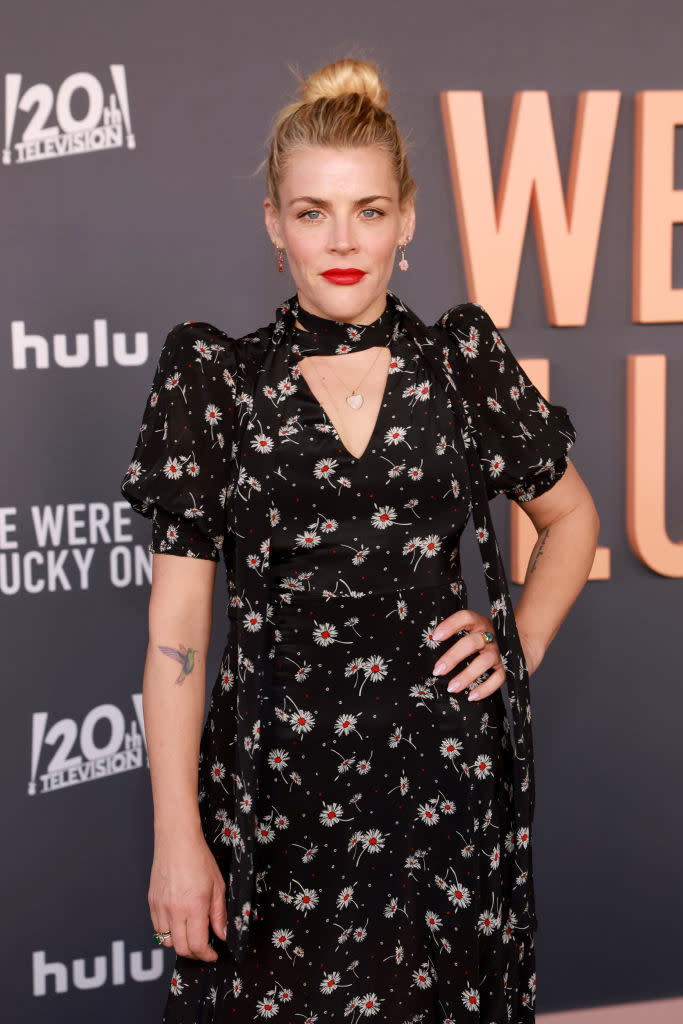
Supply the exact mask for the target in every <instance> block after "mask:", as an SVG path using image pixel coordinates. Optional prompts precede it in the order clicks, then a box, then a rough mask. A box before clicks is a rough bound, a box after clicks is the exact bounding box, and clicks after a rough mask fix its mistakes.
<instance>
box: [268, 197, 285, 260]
mask: <svg viewBox="0 0 683 1024" xmlns="http://www.w3.org/2000/svg"><path fill="white" fill-rule="evenodd" d="M263 209H264V211H265V221H266V231H267V232H268V234H269V235H270V240H271V242H272V243H273V245H276V246H278V247H279V248H280V249H283V248H284V245H283V244H282V236H281V234H280V215H279V213H278V210H277V207H276V206H275V204H274V203H273V201H272V199H270V198H269V197H268V196H266V198H265V199H264V200H263Z"/></svg>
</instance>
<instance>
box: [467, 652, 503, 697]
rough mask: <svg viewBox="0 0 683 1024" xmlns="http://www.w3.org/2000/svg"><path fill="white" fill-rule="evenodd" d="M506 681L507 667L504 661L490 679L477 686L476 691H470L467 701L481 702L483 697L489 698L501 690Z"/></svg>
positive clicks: (497, 666) (496, 667)
mask: <svg viewBox="0 0 683 1024" xmlns="http://www.w3.org/2000/svg"><path fill="white" fill-rule="evenodd" d="M505 679H506V673H505V666H504V665H503V663H502V661H501V662H500V664H499V665H496V666H495V668H494V671H493V672H492V673H491V675H490V676H489V677H488V679H487V680H486V681H485V682H483V683H480V684H479V686H475V687H474V689H472V690H470V692H469V693H468V695H467V699H468V700H471V701H477V700H481V699H482V698H483V697H489V696H490V695H491V694H492V693H495V692H496V690H499V689H500V688H501V686H502V685H503V683H504V682H505Z"/></svg>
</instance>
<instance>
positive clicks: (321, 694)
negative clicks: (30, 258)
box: [122, 60, 598, 1024]
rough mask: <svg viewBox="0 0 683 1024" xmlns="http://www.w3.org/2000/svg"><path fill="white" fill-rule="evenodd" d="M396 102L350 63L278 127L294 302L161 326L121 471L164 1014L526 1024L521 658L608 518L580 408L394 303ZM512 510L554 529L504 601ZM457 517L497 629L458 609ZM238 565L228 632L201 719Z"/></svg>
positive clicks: (529, 776)
mask: <svg viewBox="0 0 683 1024" xmlns="http://www.w3.org/2000/svg"><path fill="white" fill-rule="evenodd" d="M386 99H387V93H386V90H385V89H384V87H383V85H382V83H381V80H380V79H379V77H378V75H377V71H376V69H375V68H374V67H373V66H371V65H369V64H366V63H363V62H355V61H351V60H343V61H338V62H336V63H335V64H332V65H330V66H328V67H325V68H322V69H321V70H319V71H318V72H316V73H315V74H314V75H312V76H311V77H310V78H309V79H308V80H307V81H306V82H305V83H304V85H303V95H302V99H301V101H300V102H299V103H296V104H293V105H292V106H290V107H288V108H286V109H285V110H283V111H282V112H281V114H280V115H279V117H278V119H277V121H276V123H275V127H274V130H273V137H272V144H271V151H270V155H269V160H268V179H267V186H268V196H267V198H266V200H265V203H264V206H265V220H266V226H267V230H268V232H269V235H270V238H271V240H272V242H273V244H274V245H275V246H276V248H277V259H278V264H279V268H280V269H281V270H282V267H283V263H284V257H285V254H286V256H287V258H288V262H289V268H290V270H291V273H292V276H293V278H294V282H295V284H296V295H295V296H293V297H292V298H291V299H290V300H289V301H287V302H285V303H283V305H282V306H281V307H280V308H279V309H278V311H277V315H276V318H275V320H274V322H273V323H271V324H269V325H268V326H267V327H264V328H262V329H260V330H258V331H256V332H255V333H253V334H251V335H248V336H246V337H244V338H241V339H239V340H235V339H232V338H230V337H228V336H227V335H226V334H225V333H224V332H223V331H221V330H220V329H218V328H217V327H214V326H212V325H211V324H207V323H197V322H192V321H188V322H186V323H184V324H179V325H178V326H177V327H175V328H174V329H173V330H172V331H171V332H170V333H169V335H168V337H167V339H166V343H165V345H164V347H163V350H162V352H161V356H160V359H159V364H158V367H157V371H156V375H155V377H154V381H153V385H152V390H151V394H150V397H149V400H148V403H147V406H146V408H145V413H144V420H143V424H142V428H141V431H140V435H139V438H138V442H137V446H136V448H135V452H134V455H133V458H132V460H131V463H130V466H129V469H128V472H127V473H126V476H125V478H124V481H123V484H122V492H123V494H124V496H125V497H126V498H127V499H128V500H129V501H130V503H131V505H132V506H133V508H134V509H135V510H136V511H138V512H141V513H142V514H143V515H146V516H148V517H151V518H152V526H153V540H152V545H151V550H152V551H153V552H154V557H153V585H152V593H151V599H150V612H149V647H148V654H147V660H146V665H145V675H144V688H143V696H144V713H145V723H146V733H147V744H148V751H149V761H150V771H151V778H152V787H153V795H154V813H155V852H154V862H153V866H152V873H151V881H150V889H149V904H150V911H151V917H152V922H153V925H154V928H155V930H156V932H155V937H156V938H157V940H158V941H159V942H161V941H163V942H164V944H165V945H167V946H171V945H172V946H173V947H174V948H175V951H176V954H177V959H176V965H175V969H174V972H173V977H172V980H171V991H170V995H169V997H168V1001H167V1009H166V1015H165V1017H164V1020H165V1021H166V1022H167V1024H170V1022H182V1024H190V1022H199V1021H201V1022H214V1021H215V1022H218V1021H223V1020H231V1021H247V1020H249V1021H251V1020H253V1019H254V1018H259V1017H262V1018H269V1017H274V1016H276V1015H277V1017H278V1019H279V1020H281V1021H290V1020H291V1021H295V1020H296V1021H297V1022H298V1021H302V1022H303V1021H314V1020H318V1019H319V1018H321V1017H327V1018H332V1019H335V1020H341V1019H342V1017H343V1018H346V1017H350V1018H351V1020H352V1021H356V1020H359V1019H360V1018H362V1017H371V1016H379V1017H381V1018H382V1019H387V1020H392V1021H399V1022H400V1021H406V1022H408V1021H410V1022H414V1021H427V1020H428V1021H439V1022H440V1021H456V1020H457V1021H472V1020H474V1019H476V1017H475V1014H479V1016H480V1018H481V1020H482V1021H484V1022H487V1024H488V1022H493V1021H495V1022H500V1024H503V1022H507V1021H514V1022H517V1021H519V1020H522V1019H524V1020H527V1019H529V1020H533V1017H534V998H535V967H534V932H535V928H536V916H535V910H534V901H533V878H532V872H531V833H530V828H531V824H532V818H533V809H534V807H533V804H534V776H533V751H532V748H531V725H530V721H531V719H530V708H529V691H528V673H529V672H533V671H534V670H535V669H536V668H537V667H538V665H539V664H540V662H541V660H542V658H543V655H544V653H545V651H546V649H547V647H548V644H549V643H550V641H551V639H552V637H553V636H554V634H555V633H556V631H557V629H558V628H559V626H560V624H561V622H562V620H563V619H564V618H565V616H566V614H567V612H568V610H569V608H570V607H571V605H572V603H573V602H574V600H575V599H576V597H577V595H578V594H579V592H580V590H581V588H582V586H583V585H584V583H585V581H586V578H587V576H588V572H589V569H590V566H591V563H592V559H593V555H594V552H595V546H596V539H597V532H598V517H597V514H596V512H595V508H594V505H593V502H592V500H591V498H590V495H589V493H588V491H587V490H586V487H585V486H584V484H583V483H582V481H581V479H580V477H579V474H578V473H577V471H576V469H575V468H574V467H573V465H572V464H571V462H569V460H568V458H567V452H568V450H569V447H570V446H571V444H572V443H573V441H574V436H575V435H574V429H573V426H572V424H571V421H570V419H569V417H568V416H567V414H566V412H565V410H564V409H563V408H561V407H559V406H551V405H550V404H549V403H548V402H547V401H545V399H544V398H543V397H542V396H541V395H540V394H539V393H538V391H537V390H536V389H535V388H534V387H533V385H532V384H531V382H530V381H529V379H528V378H527V377H526V375H525V374H524V373H523V371H522V370H521V368H520V366H519V364H518V363H517V362H516V360H515V359H514V357H513V355H512V353H511V352H510V351H509V349H508V348H507V346H506V344H505V342H504V340H503V339H502V338H501V336H500V334H499V333H498V332H497V330H496V329H495V327H494V325H493V323H492V322H491V320H490V318H489V317H488V315H487V314H486V312H485V311H484V310H483V309H482V308H481V307H480V306H478V305H476V304H474V303H463V304H461V305H459V306H455V307H453V308H452V309H449V310H448V311H447V312H446V313H445V314H444V315H443V316H442V317H441V318H440V319H439V321H437V323H436V324H435V325H434V326H433V327H426V326H425V325H424V323H423V322H422V321H421V320H420V319H419V318H418V317H417V316H416V315H415V314H414V313H413V312H412V311H411V310H409V309H408V308H407V307H406V306H405V305H404V304H403V303H402V302H401V301H400V299H399V298H398V297H397V296H396V295H395V294H394V293H393V292H391V291H389V290H388V288H387V285H388V282H389V278H390V276H391V273H392V268H393V263H394V259H395V254H396V253H397V250H398V252H400V254H401V262H400V264H399V266H400V268H401V269H402V270H405V269H407V260H406V257H405V252H406V246H407V245H408V243H409V242H410V239H411V237H412V235H413V232H414V226H415V211H414V204H413V197H414V193H415V184H414V182H413V180H412V178H411V176H410V172H409V169H408V164H407V160H406V155H405V149H404V145H403V142H402V139H401V136H400V134H399V132H398V130H397V128H396V124H395V122H394V120H393V118H392V117H391V115H390V114H389V113H388V112H387V111H386V110H385V106H384V105H385V103H386ZM499 493H505V494H506V495H507V496H508V497H509V498H511V499H514V500H516V501H518V502H520V503H521V504H522V506H523V507H524V509H525V511H526V512H527V513H528V515H529V516H530V517H531V519H532V521H533V523H534V525H535V527H536V529H537V531H538V540H537V543H536V546H535V548H534V551H533V553H532V557H531V561H530V566H529V570H528V573H527V579H526V583H525V585H524V589H523V592H522V596H521V598H520V601H519V603H518V605H517V608H516V610H515V612H514V613H513V610H512V605H511V603H510V597H509V594H508V592H507V584H506V581H505V574H504V571H503V567H502V564H501V562H500V557H499V554H498V549H497V546H496V543H495V537H494V534H493V526H492V523H491V520H490V516H489V511H488V498H490V497H493V496H494V495H495V494H499ZM469 518H472V520H473V522H474V526H475V529H476V532H477V536H478V539H479V541H480V545H481V550H482V559H483V563H484V573H485V576H486V581H487V586H488V588H489V595H490V598H491V607H490V609H487V611H489V612H490V614H491V616H492V617H493V618H490V617H489V616H487V615H484V614H479V613H478V612H475V611H473V610H471V609H469V608H468V606H467V591H466V587H465V583H464V581H463V579H462V578H461V570H460V558H459V542H460V537H461V534H462V532H463V529H464V527H465V525H466V523H467V521H468V519H469ZM221 550H222V552H223V556H224V560H225V565H226V572H227V576H228V587H229V595H230V596H229V606H228V615H229V617H230V620H231V628H230V631H229V635H228V640H227V644H226V648H225V652H224V656H223V660H222V663H221V666H220V669H219V672H218V676H217V678H216V681H215V685H214V687H213V691H212V694H211V700H210V706H209V713H208V718H207V721H206V725H205V726H204V728H203V730H202V719H203V712H204V693H205V671H206V653H207V650H208V645H209V637H210V631H211V609H212V597H213V586H214V578H215V570H216V563H217V561H218V560H219V556H220V552H221ZM178 555H180V556H185V557H174V556H178ZM515 620H516V621H515ZM506 681H507V684H508V693H509V696H510V702H511V712H512V721H511V722H510V721H509V720H508V718H507V715H506V712H505V705H504V703H503V699H502V694H501V686H502V685H503V683H504V682H506ZM197 764H198V765H199V771H198V772H197ZM197 775H198V776H199V778H198V779H197ZM197 782H198V785H199V800H198V799H197ZM337 989H339V990H340V991H336V990H337Z"/></svg>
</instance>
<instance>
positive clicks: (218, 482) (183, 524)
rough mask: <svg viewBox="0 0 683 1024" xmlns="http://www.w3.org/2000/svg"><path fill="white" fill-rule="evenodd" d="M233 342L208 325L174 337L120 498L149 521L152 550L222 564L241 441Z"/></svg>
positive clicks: (185, 327) (184, 327) (187, 326)
mask: <svg viewBox="0 0 683 1024" xmlns="http://www.w3.org/2000/svg"><path fill="white" fill-rule="evenodd" d="M235 369H236V355H235V342H234V340H233V339H232V338H229V337H228V336H227V335H226V334H225V333H224V332H223V331H220V330H219V329H218V328H216V327H213V326H212V325H211V324H207V323H195V322H187V323H183V324H178V325H177V326H176V327H174V328H173V329H172V330H171V331H169V333H168V335H167V337H166V341H165V342H164V345H163V348H162V351H161V355H160V356H159V361H158V364H157V368H156V372H155V374H154V379H153V381H152V387H151V390H150V393H149V396H148V398H147V403H146V405H145V409H144V413H143V418H142V425H141V426H140V432H139V434H138V439H137V443H136V445H135V449H134V451H133V455H132V458H131V460H130V463H129V465H128V469H127V470H126V473H125V476H124V478H123V481H122V483H121V493H122V495H123V497H124V498H125V499H126V500H127V501H128V502H129V503H130V505H131V507H132V508H133V510H134V511H135V512H139V513H140V515H143V516H145V517H147V518H149V519H151V520H152V542H151V544H150V547H149V550H150V551H153V552H157V553H159V554H173V555H184V556H186V557H190V558H206V559H211V560H212V561H214V562H217V561H218V560H219V558H220V551H221V549H222V547H223V541H224V538H225V532H226V510H227V505H228V500H229V498H230V495H231V492H232V485H231V475H232V474H231V467H234V465H235V460H234V457H233V456H234V454H235V452H236V447H237V445H236V439H235V433H236V432H235V428H234V407H235V394H236V391H235Z"/></svg>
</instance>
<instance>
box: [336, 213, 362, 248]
mask: <svg viewBox="0 0 683 1024" xmlns="http://www.w3.org/2000/svg"><path fill="white" fill-rule="evenodd" d="M357 248H358V245H357V242H356V237H355V234H354V230H353V225H352V223H351V222H350V220H348V219H347V218H346V217H337V218H335V221H334V228H333V230H332V233H331V237H330V250H331V251H332V252H338V253H341V254H342V255H347V254H348V253H350V252H353V251H354V250H355V249H357Z"/></svg>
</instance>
